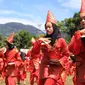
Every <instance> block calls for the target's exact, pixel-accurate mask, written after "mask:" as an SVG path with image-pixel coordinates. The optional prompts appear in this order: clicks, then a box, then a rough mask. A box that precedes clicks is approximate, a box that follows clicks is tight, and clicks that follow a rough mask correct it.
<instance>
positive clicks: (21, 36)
mask: <svg viewBox="0 0 85 85" xmlns="http://www.w3.org/2000/svg"><path fill="white" fill-rule="evenodd" d="M31 37H32V36H31V35H30V33H29V32H27V31H25V30H22V31H20V32H18V33H17V34H16V35H15V37H14V44H15V46H17V48H18V49H20V48H24V49H25V48H29V47H30V46H31Z"/></svg>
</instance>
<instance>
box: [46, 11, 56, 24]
mask: <svg viewBox="0 0 85 85" xmlns="http://www.w3.org/2000/svg"><path fill="white" fill-rule="evenodd" d="M47 22H52V23H54V24H56V20H55V18H54V16H53V15H52V13H51V12H50V11H48V14H47V19H46V23H47Z"/></svg>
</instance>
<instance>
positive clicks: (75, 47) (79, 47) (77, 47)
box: [68, 33, 85, 82]
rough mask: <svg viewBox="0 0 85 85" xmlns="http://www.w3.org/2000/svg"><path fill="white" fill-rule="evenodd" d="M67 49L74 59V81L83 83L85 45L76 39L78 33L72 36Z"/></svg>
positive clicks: (84, 79)
mask: <svg viewBox="0 0 85 85" xmlns="http://www.w3.org/2000/svg"><path fill="white" fill-rule="evenodd" d="M68 48H69V51H70V52H72V53H73V54H74V55H75V59H76V81H78V82H85V78H84V76H85V44H84V43H82V41H81V38H80V37H78V33H76V34H74V35H73V37H72V40H71V42H70V44H69V46H68Z"/></svg>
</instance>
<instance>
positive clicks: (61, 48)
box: [32, 38, 69, 85]
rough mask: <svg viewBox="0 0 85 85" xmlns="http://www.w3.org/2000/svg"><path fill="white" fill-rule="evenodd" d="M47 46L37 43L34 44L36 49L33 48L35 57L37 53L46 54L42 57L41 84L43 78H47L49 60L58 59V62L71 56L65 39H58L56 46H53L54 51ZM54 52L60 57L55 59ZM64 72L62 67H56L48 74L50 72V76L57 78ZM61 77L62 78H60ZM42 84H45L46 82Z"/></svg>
mask: <svg viewBox="0 0 85 85" xmlns="http://www.w3.org/2000/svg"><path fill="white" fill-rule="evenodd" d="M47 46H48V45H46V46H45V45H43V46H42V45H41V44H40V43H39V42H38V41H37V42H36V43H35V44H34V47H33V50H32V53H33V54H35V55H37V53H39V52H40V50H42V52H43V54H44V55H43V57H42V61H41V64H40V82H41V81H42V79H43V78H45V76H44V73H45V68H46V67H47V65H48V64H49V59H58V60H60V59H61V58H64V57H68V56H69V51H68V49H67V44H66V42H65V40H64V39H63V38H59V39H57V41H56V42H55V44H54V46H53V49H50V48H48V47H47ZM40 48H41V49H40ZM36 49H37V52H36ZM53 51H55V53H56V52H57V53H58V57H57V56H55V57H53V55H54V54H53ZM50 52H52V53H50ZM52 69H53V70H52ZM48 70H49V69H48ZM62 70H63V67H62V66H61V65H60V66H58V67H55V66H53V67H50V70H49V71H48V72H49V75H50V74H54V75H56V76H57V75H59V74H61V72H62ZM60 77H61V76H59V78H60ZM61 82H63V81H61ZM42 83H44V81H43V82H42ZM39 85H41V84H39ZM42 85H43V84H42Z"/></svg>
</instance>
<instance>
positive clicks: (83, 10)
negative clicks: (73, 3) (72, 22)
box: [80, 0, 85, 16]
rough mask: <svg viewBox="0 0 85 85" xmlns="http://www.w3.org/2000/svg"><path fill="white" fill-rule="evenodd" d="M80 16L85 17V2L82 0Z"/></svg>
mask: <svg viewBox="0 0 85 85" xmlns="http://www.w3.org/2000/svg"><path fill="white" fill-rule="evenodd" d="M80 16H85V0H81V9H80Z"/></svg>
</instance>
